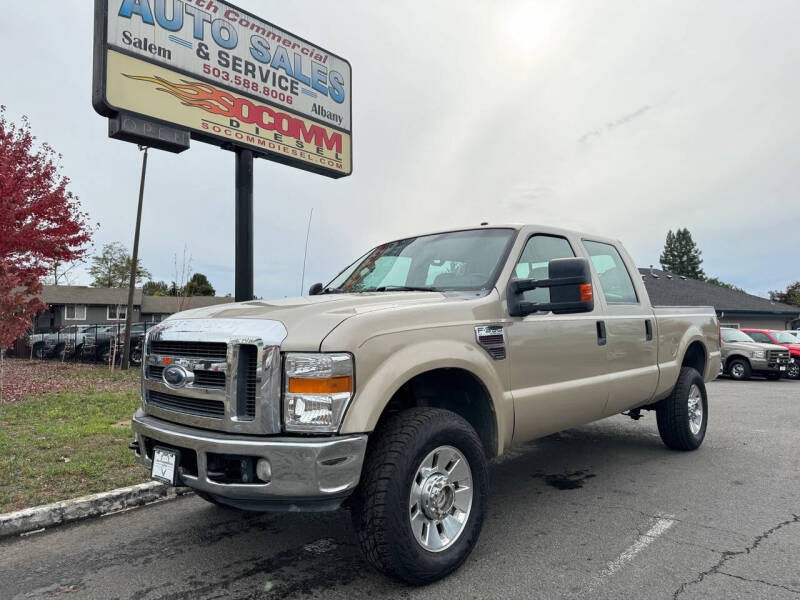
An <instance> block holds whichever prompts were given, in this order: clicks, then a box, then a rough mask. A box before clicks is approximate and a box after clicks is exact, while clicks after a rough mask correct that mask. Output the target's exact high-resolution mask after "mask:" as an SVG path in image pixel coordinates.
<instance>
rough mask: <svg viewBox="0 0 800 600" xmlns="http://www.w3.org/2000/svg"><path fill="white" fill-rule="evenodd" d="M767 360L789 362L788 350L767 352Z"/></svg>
mask: <svg viewBox="0 0 800 600" xmlns="http://www.w3.org/2000/svg"><path fill="white" fill-rule="evenodd" d="M767 360H769V361H770V362H776V361H778V362H787V363H788V362H789V351H788V350H767Z"/></svg>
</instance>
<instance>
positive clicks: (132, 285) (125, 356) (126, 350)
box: [120, 146, 149, 371]
mask: <svg viewBox="0 0 800 600" xmlns="http://www.w3.org/2000/svg"><path fill="white" fill-rule="evenodd" d="M139 150H144V155H142V179H141V181H140V182H139V207H138V208H137V209H136V231H135V232H134V234H133V256H132V258H131V278H130V281H129V283H128V308H127V310H126V311H125V345H124V346H123V348H122V362H121V363H120V369H122V370H123V371H125V370H127V368H128V366H129V364H130V359H131V319H132V318H133V294H134V292H135V291H136V270H137V267H138V263H139V229H140V228H141V226H142V200H143V199H144V178H145V175H146V173H147V151H148V150H149V148H148V147H147V146H139Z"/></svg>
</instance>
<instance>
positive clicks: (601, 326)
mask: <svg viewBox="0 0 800 600" xmlns="http://www.w3.org/2000/svg"><path fill="white" fill-rule="evenodd" d="M607 341H608V338H607V336H606V322H605V321H598V322H597V345H598V346H605V345H606V342H607Z"/></svg>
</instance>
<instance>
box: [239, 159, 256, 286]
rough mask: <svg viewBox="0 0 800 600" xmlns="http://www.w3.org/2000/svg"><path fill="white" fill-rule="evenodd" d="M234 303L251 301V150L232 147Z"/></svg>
mask: <svg viewBox="0 0 800 600" xmlns="http://www.w3.org/2000/svg"><path fill="white" fill-rule="evenodd" d="M235 153H236V267H235V273H236V283H235V288H236V297H235V300H236V302H246V301H248V300H252V299H253V151H252V150H246V149H244V148H236V150H235Z"/></svg>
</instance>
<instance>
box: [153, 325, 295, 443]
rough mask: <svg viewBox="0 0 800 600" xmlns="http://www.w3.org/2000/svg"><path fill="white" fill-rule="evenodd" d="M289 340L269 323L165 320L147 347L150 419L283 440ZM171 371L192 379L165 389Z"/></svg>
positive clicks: (283, 331) (281, 328)
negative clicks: (284, 348)
mask: <svg viewBox="0 0 800 600" xmlns="http://www.w3.org/2000/svg"><path fill="white" fill-rule="evenodd" d="M285 337H286V328H285V327H284V326H283V324H282V323H280V322H278V321H271V320H266V319H228V318H219V319H216V318H213V319H185V320H181V319H168V320H166V321H164V322H163V323H160V324H159V325H156V326H154V327H153V328H152V329H151V330H150V331H149V332H148V335H147V343H146V344H145V355H144V364H145V369H144V377H143V381H142V388H143V390H144V401H145V402H144V410H145V412H146V413H148V414H151V415H152V416H154V417H157V418H160V419H166V420H168V421H172V422H175V423H181V424H184V425H188V426H192V427H201V428H206V429H213V430H218V431H225V432H229V433H236V434H250V435H275V434H279V433H280V432H281V406H280V399H281V388H280V384H281V355H280V344H281V342H282V341H283V339H284V338H285ZM201 340H202V341H201ZM170 366H177V367H181V368H183V369H185V370H186V371H188V372H189V373H190V374H191V376H190V377H187V379H186V381H185V382H184V383H183V384H182V385H180V384H176V385H167V383H166V382H165V381H164V379H163V374H164V373H165V369H166V368H167V367H170Z"/></svg>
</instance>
